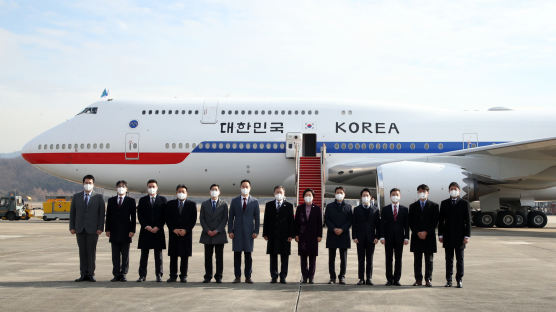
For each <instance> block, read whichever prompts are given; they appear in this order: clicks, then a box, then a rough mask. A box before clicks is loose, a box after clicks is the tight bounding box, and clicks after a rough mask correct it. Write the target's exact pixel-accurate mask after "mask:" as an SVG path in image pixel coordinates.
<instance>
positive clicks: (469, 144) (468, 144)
mask: <svg viewBox="0 0 556 312" xmlns="http://www.w3.org/2000/svg"><path fill="white" fill-rule="evenodd" d="M478 146H479V134H477V133H464V134H463V149H468V148H474V147H478Z"/></svg>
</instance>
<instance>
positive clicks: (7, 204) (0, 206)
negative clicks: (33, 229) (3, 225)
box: [0, 192, 28, 221]
mask: <svg viewBox="0 0 556 312" xmlns="http://www.w3.org/2000/svg"><path fill="white" fill-rule="evenodd" d="M25 208H26V205H25V202H24V201H23V197H22V196H21V195H17V194H16V193H15V192H10V193H9V194H8V195H7V196H3V197H1V198H0V218H6V219H8V220H10V221H11V220H16V219H26V218H27V213H26V212H25ZM27 219H28V218H27Z"/></svg>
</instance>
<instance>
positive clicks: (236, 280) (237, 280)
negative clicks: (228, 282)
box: [233, 277, 241, 284]
mask: <svg viewBox="0 0 556 312" xmlns="http://www.w3.org/2000/svg"><path fill="white" fill-rule="evenodd" d="M233 283H234V284H237V283H241V278H239V277H236V278H235V279H234V281H233Z"/></svg>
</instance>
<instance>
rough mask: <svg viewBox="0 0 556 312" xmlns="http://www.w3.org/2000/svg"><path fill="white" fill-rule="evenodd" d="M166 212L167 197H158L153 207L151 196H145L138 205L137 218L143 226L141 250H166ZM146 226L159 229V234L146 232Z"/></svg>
mask: <svg viewBox="0 0 556 312" xmlns="http://www.w3.org/2000/svg"><path fill="white" fill-rule="evenodd" d="M165 210H166V197H164V196H160V195H157V196H156V199H155V202H154V206H152V205H151V200H150V196H149V195H147V196H143V197H141V198H140V199H139V205H137V217H138V218H139V223H140V224H141V230H140V231H139V243H138V244H137V248H139V249H166V236H165V235H164V223H165V216H164V213H165ZM146 226H151V227H153V228H154V227H155V226H156V227H158V229H159V230H158V232H156V234H153V233H151V232H149V231H147V230H145V227H146Z"/></svg>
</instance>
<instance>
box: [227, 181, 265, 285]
mask: <svg viewBox="0 0 556 312" xmlns="http://www.w3.org/2000/svg"><path fill="white" fill-rule="evenodd" d="M240 186H241V195H240V196H238V197H236V198H234V199H232V203H231V205H230V216H229V218H228V235H229V236H230V239H231V240H232V249H233V251H234V275H235V277H236V278H235V279H234V283H239V282H241V253H242V252H243V254H244V257H245V268H244V274H245V282H246V283H248V284H252V283H253V280H252V279H251V273H252V266H253V260H252V258H251V253H252V252H253V240H254V239H255V238H257V236H259V227H260V226H261V221H260V218H261V216H260V214H261V212H260V208H259V202H258V201H257V199H256V198H254V197H252V196H250V195H249V193H250V192H251V182H250V181H249V180H242V181H241V183H240Z"/></svg>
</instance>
